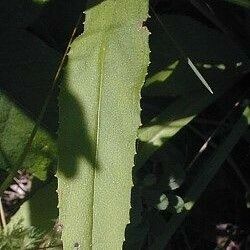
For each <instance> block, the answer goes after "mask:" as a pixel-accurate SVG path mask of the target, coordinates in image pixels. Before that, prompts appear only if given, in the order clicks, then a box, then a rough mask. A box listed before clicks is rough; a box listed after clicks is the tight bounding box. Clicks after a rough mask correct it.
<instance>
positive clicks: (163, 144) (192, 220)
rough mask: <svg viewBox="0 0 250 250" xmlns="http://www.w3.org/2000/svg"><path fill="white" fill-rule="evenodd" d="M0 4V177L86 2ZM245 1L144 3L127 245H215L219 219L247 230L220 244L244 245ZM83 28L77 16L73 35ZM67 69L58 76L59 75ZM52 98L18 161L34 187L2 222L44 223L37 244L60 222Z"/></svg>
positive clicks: (248, 41)
mask: <svg viewBox="0 0 250 250" xmlns="http://www.w3.org/2000/svg"><path fill="white" fill-rule="evenodd" d="M100 3H101V1H93V2H91V3H90V4H91V7H94V6H95V5H98V4H100ZM0 8H1V10H2V11H1V14H0V30H1V33H0V36H1V43H2V46H1V47H0V64H1V70H0V87H1V90H0V91H1V93H0V111H1V112H0V133H1V139H0V169H1V180H2V181H3V180H4V179H6V176H7V174H8V173H10V172H11V171H12V170H11V169H13V166H14V165H15V162H16V161H17V158H18V157H19V155H20V154H21V152H22V150H23V148H24V145H25V143H26V141H27V139H28V137H29V134H30V132H31V130H32V127H33V126H34V123H35V120H36V118H37V116H38V114H39V112H40V110H41V108H42V106H43V103H44V99H45V98H46V96H47V94H48V91H49V89H50V88H51V84H52V81H53V78H54V76H55V74H56V72H57V70H58V67H59V64H60V61H61V59H62V57H63V54H64V52H65V50H66V48H67V44H68V41H69V40H70V37H71V35H72V31H73V29H74V27H75V25H76V23H77V19H78V17H79V15H80V14H81V13H82V12H83V10H84V8H85V1H78V0H72V1H66V0H60V1H59V0H58V1H57V0H50V1H39V0H38V1H24V0H13V1H11V2H6V1H1V3H0ZM249 9H250V8H249V2H248V1H247V0H246V1H237V0H236V1H229V0H228V1H223V0H220V1H210V0H206V1H205V0H195V1H194V0H190V1H188V0H181V1H164V0H154V1H151V2H150V11H149V13H150V16H151V18H150V19H148V21H147V22H146V25H147V27H148V29H149V30H150V32H151V33H152V34H151V35H150V40H149V46H150V50H151V53H150V61H151V63H150V66H149V69H148V76H147V79H146V81H145V84H144V86H143V88H142V91H141V94H142V99H141V107H142V112H141V121H142V126H141V127H140V129H139V132H138V141H137V144H138V145H137V155H136V159H135V163H136V164H135V167H134V168H133V182H134V187H133V188H132V194H131V195H132V197H131V203H132V208H131V211H130V217H131V218H130V220H131V223H130V224H129V225H128V226H127V228H126V233H125V236H126V240H125V243H124V246H123V247H124V249H164V248H166V249H214V248H215V247H220V246H221V245H219V243H218V241H217V242H216V240H214V239H215V238H216V237H217V239H218V237H219V236H218V235H217V232H216V230H215V227H216V226H218V225H219V224H220V223H224V224H232V225H233V226H234V227H237V228H240V230H238V229H237V230H238V231H240V232H244V233H241V234H240V235H239V237H235V238H232V235H231V234H228V235H226V236H225V237H226V238H225V239H224V243H223V244H224V247H225V244H232V242H233V243H235V244H236V243H238V242H240V243H241V244H242V247H243V246H244V247H245V248H242V249H247V245H246V244H247V243H246V238H247V237H246V236H247V235H248V234H249V233H250V232H249V223H250V217H249V211H248V207H249V198H248V197H249V192H250V188H249V170H248V162H249V152H250V150H249V142H250V139H249V138H250V137H249V134H250V133H249V127H248V124H249V109H248V105H249V56H250V47H249V46H250V11H249ZM124 18H125V17H124ZM83 19H84V18H83ZM80 23H83V21H82V20H81V22H80ZM82 31H83V25H82V24H80V25H79V26H78V28H77V31H76V34H75V36H74V37H76V36H78V35H79V34H80V33H82ZM187 58H190V59H191V61H192V63H193V64H194V65H195V66H196V68H197V69H198V70H199V72H200V73H201V74H202V76H203V77H204V78H205V79H206V81H207V83H208V84H209V86H210V87H211V89H212V90H213V92H214V94H213V95H211V94H210V93H209V92H208V90H207V89H206V88H205V87H204V86H203V85H202V83H201V81H200V79H199V78H198V77H197V75H196V74H195V73H194V72H193V71H192V69H191V68H190V67H189V65H188V64H187ZM64 76H65V72H63V73H62V74H61V79H59V81H58V84H60V83H62V82H65V81H66V82H65V83H67V79H66V78H65V77H64ZM57 97H58V88H56V89H55V90H54V92H53V97H52V100H51V101H50V103H49V105H48V108H47V110H46V113H45V115H44V117H43V120H42V123H41V126H40V129H39V131H38V132H37V135H36V137H35V140H34V143H33V144H32V147H31V150H30V152H29V154H28V156H27V158H26V160H25V162H24V164H23V165H22V167H21V168H22V169H23V168H25V169H26V170H28V171H29V172H30V173H31V174H33V176H34V177H33V179H32V183H33V185H32V189H31V192H30V193H29V195H27V196H25V198H24V199H19V200H18V208H19V207H20V205H21V204H22V203H23V202H24V201H25V202H24V203H23V205H22V206H21V208H20V209H19V211H18V212H17V213H16V214H15V215H14V216H12V219H11V221H10V223H9V225H10V226H11V225H13V224H15V221H19V218H20V217H24V222H23V224H24V225H25V226H27V227H29V226H31V225H32V226H35V227H37V228H39V229H40V230H42V231H45V232H47V236H46V237H45V238H44V239H43V242H42V243H39V244H45V245H46V244H47V245H50V244H52V243H53V244H55V245H58V244H59V245H60V244H61V243H60V242H58V240H57V238H58V234H57V233H55V232H57V230H58V233H60V223H59V225H58V224H56V225H57V226H56V229H55V230H54V231H53V230H52V228H53V226H54V224H55V222H54V221H53V220H55V219H56V218H57V217H58V211H57V208H56V206H57V195H56V187H57V183H56V182H57V180H56V179H55V177H54V174H55V169H56V164H57V149H56V146H55V144H56V140H57V129H58V104H57V103H58V100H57ZM110 154H111V155H112V152H110ZM131 168H132V166H131ZM69 174H72V173H69ZM128 174H130V173H128ZM10 184H11V183H10ZM42 197H43V198H42ZM83 199H84V198H83ZM26 200H27V201H26ZM77 202H80V201H79V200H77ZM41 207H46V212H44V211H42V210H43V209H41ZM191 208H192V209H191ZM8 209H9V208H8ZM11 209H12V207H11ZM11 209H10V210H11ZM14 210H15V211H16V209H14ZM187 215H189V216H187ZM25 226H24V227H22V226H20V224H19V225H18V227H22V228H25ZM58 228H59V229H58ZM51 230H52V231H51ZM235 230H236V229H235ZM237 230H236V231H237ZM24 231H25V230H24ZM236 231H234V232H236ZM238 231H237V232H238ZM10 235H12V236H10V237H13V238H15V237H14V236H13V235H14V234H10ZM20 235H21V234H20ZM26 235H29V233H28V232H27V233H26ZM51 235H52V236H51ZM55 235H56V236H55ZM1 237H2V236H1ZM8 237H9V236H8ZM34 238H35V237H34ZM41 238H42V236H40V239H41ZM51 238H53V239H55V240H54V242H53V240H51ZM51 242H52V243H51ZM45 245H43V246H45ZM47 245H46V246H47ZM12 248H13V249H15V248H14V247H12ZM2 249H4V247H2Z"/></svg>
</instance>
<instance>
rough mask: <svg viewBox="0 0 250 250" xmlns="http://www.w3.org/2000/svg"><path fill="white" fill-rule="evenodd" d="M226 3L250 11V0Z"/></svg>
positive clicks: (233, 0) (229, 0)
mask: <svg viewBox="0 0 250 250" xmlns="http://www.w3.org/2000/svg"><path fill="white" fill-rule="evenodd" d="M225 1H227V2H229V3H233V4H236V5H239V6H241V7H245V8H248V9H250V1H249V0H225Z"/></svg>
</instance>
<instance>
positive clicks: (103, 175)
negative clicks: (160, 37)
mask: <svg viewBox="0 0 250 250" xmlns="http://www.w3.org/2000/svg"><path fill="white" fill-rule="evenodd" d="M90 2H91V1H90ZM147 8H148V3H147V0H141V1H136V2H134V1H132V0H131V1H126V2H124V1H116V2H115V3H114V2H113V1H109V0H107V1H105V2H102V3H100V4H99V5H96V6H95V7H93V8H91V9H88V10H87V11H86V22H85V33H84V35H83V36H80V37H78V39H77V40H76V41H75V42H74V43H73V45H72V49H71V51H70V53H69V62H68V66H67V75H66V77H67V78H68V80H67V81H66V82H65V83H64V84H63V87H62V89H61V94H60V101H59V103H60V129H59V173H58V177H59V190H58V192H59V209H60V222H61V223H62V224H63V225H64V231H63V236H62V238H63V240H64V246H65V248H66V249H68V248H69V249H70V248H72V247H74V245H77V244H80V246H81V247H82V248H83V249H92V248H94V249H117V248H120V247H121V246H122V241H123V239H124V230H125V226H126V224H127V223H128V220H129V219H128V218H129V212H128V211H129V208H130V190H131V186H132V178H131V171H129V169H132V166H133V157H134V153H135V145H134V144H135V139H136V134H137V128H138V126H139V122H140V121H139V113H140V110H139V99H140V97H139V91H140V88H141V86H142V84H143V81H144V78H145V75H146V70H147V65H148V61H149V59H148V54H149V50H148V44H147V40H148V31H146V30H145V29H144V28H142V22H143V20H145V19H146V17H147ZM125 14H126V15H125ZM124 16H126V19H127V20H129V21H128V22H126V19H125V18H124ZM131 41H132V42H131ZM68 117H71V121H69V119H68ZM72 122H73V123H74V124H72ZM67 133H68V134H69V135H67ZM82 149H83V150H82ZM110 152H112V158H111V157H110ZM67 165H69V166H70V167H71V169H69V171H65V168H67ZM74 170H75V171H74ZM67 172H68V175H67V174H66V173H67ZM79 199H83V202H78V200H79ZM69 216H70V218H69ZM104 229H105V230H104ZM107 239H112V240H110V241H109V242H107Z"/></svg>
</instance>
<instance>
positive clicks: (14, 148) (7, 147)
mask: <svg viewBox="0 0 250 250" xmlns="http://www.w3.org/2000/svg"><path fill="white" fill-rule="evenodd" d="M33 127H34V121H33V120H32V119H31V118H29V117H28V116H27V114H25V113H24V111H23V110H22V109H21V108H20V107H18V106H17V105H16V104H15V103H14V102H13V101H11V99H9V98H8V97H7V96H6V95H5V94H4V93H2V92H0V138H1V139H0V168H2V169H5V170H8V169H10V170H11V168H12V167H13V166H14V164H15V163H16V161H17V159H18V157H19V155H20V154H21V153H22V151H23V148H24V146H25V143H26V141H27V140H28V138H29V136H30V132H31V130H32V128H33ZM56 158H57V157H56V146H55V141H54V140H53V139H52V138H51V137H50V135H49V134H48V133H47V132H46V131H45V130H44V129H42V128H41V129H39V131H38V132H37V135H36V137H35V139H34V143H33V145H32V148H31V151H30V152H29V154H28V155H27V158H26V160H25V161H24V164H23V166H22V168H25V169H27V170H28V171H29V172H31V173H33V174H34V175H35V176H37V177H38V178H40V179H46V176H47V170H48V168H49V167H50V166H51V164H53V163H55V161H56Z"/></svg>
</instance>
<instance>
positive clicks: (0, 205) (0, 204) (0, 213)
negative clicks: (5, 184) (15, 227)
mask: <svg viewBox="0 0 250 250" xmlns="http://www.w3.org/2000/svg"><path fill="white" fill-rule="evenodd" d="M0 217H1V223H2V227H3V230H5V229H6V225H7V224H6V219H5V214H4V210H3V203H2V198H1V197H0Z"/></svg>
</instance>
